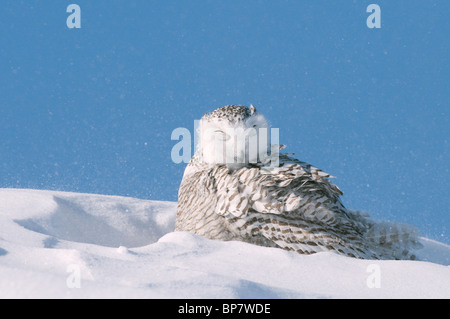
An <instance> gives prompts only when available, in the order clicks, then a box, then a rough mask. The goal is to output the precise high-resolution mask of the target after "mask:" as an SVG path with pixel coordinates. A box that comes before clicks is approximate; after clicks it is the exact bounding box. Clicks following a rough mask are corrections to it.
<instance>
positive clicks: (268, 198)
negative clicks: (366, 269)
mask: <svg viewBox="0 0 450 319" xmlns="http://www.w3.org/2000/svg"><path fill="white" fill-rule="evenodd" d="M331 177H332V176H330V175H329V174H327V173H325V172H323V171H321V170H320V169H317V168H315V167H313V166H311V165H309V164H307V163H304V162H300V161H298V160H296V159H294V158H291V157H289V156H287V155H283V154H281V155H280V166H279V167H276V168H270V167H267V166H264V165H251V166H249V165H247V166H244V167H241V168H239V169H236V170H231V169H230V168H229V167H227V165H210V164H202V163H198V162H196V161H192V162H191V163H190V164H189V165H188V167H187V169H186V172H185V174H184V177H183V180H182V182H181V185H180V189H179V198H178V210H177V218H176V231H188V232H192V233H195V234H198V235H200V236H204V237H207V238H210V239H217V240H241V241H245V242H248V243H253V244H257V245H262V246H268V247H278V248H282V249H286V250H290V251H295V252H298V253H301V254H312V253H316V252H320V251H335V252H337V253H340V254H343V255H346V256H351V257H356V258H364V259H415V254H414V250H415V249H418V248H420V244H419V241H418V233H417V231H416V229H415V228H414V227H412V226H409V225H405V224H399V223H389V222H378V223H377V222H375V221H373V220H371V219H370V218H369V217H368V215H367V214H362V213H360V212H356V211H351V210H347V209H346V208H345V207H344V206H343V204H342V203H341V200H340V195H342V192H341V191H340V189H339V188H338V187H337V186H336V185H334V184H333V183H332V182H331V181H330V180H329V178H331Z"/></svg>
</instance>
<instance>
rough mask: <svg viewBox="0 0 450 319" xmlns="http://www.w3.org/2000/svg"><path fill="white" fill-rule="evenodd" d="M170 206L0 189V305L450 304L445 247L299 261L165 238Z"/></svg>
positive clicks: (181, 236)
mask: <svg viewBox="0 0 450 319" xmlns="http://www.w3.org/2000/svg"><path fill="white" fill-rule="evenodd" d="M175 213H176V203H174V202H163V201H149V200H140V199H134V198H127V197H118V196H105V195H93V194H78V193H66V192H55V191H38V190H19V189H0V298H450V267H449V265H450V247H449V246H448V245H445V244H442V243H439V242H436V241H433V240H430V239H427V238H422V243H423V245H424V248H423V249H422V251H420V254H419V256H420V259H421V260H420V261H391V260H388V261H375V260H359V259H353V258H349V257H344V256H340V255H337V254H335V253H332V252H326V253H318V254H314V255H309V256H307V255H299V254H296V253H293V252H287V251H284V250H281V249H276V248H267V247H259V246H255V245H250V244H246V243H242V242H219V241H212V240H208V239H205V238H202V237H199V236H196V235H192V234H189V233H182V232H173V229H174V223H175Z"/></svg>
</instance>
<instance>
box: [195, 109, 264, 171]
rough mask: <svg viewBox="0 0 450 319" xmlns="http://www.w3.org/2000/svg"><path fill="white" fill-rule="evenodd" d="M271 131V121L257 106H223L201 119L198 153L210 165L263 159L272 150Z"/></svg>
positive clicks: (254, 161)
mask: <svg viewBox="0 0 450 319" xmlns="http://www.w3.org/2000/svg"><path fill="white" fill-rule="evenodd" d="M268 131H269V124H268V122H267V120H266V119H265V118H264V116H263V115H262V114H261V113H259V112H258V111H257V110H256V108H255V107H254V106H253V105H251V106H250V107H246V106H242V105H227V106H223V107H220V108H218V109H216V110H215V111H213V112H211V113H206V114H205V115H204V116H203V117H202V118H201V120H200V123H199V127H198V144H197V150H196V155H197V156H198V157H199V159H200V161H202V162H204V163H208V164H226V165H228V166H242V165H246V164H249V163H257V162H262V161H263V159H264V158H266V157H267V156H268V152H269V151H270V134H269V132H268Z"/></svg>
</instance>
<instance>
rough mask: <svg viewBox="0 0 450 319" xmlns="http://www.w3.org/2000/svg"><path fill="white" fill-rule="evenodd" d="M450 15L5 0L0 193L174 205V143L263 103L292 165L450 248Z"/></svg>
mask: <svg viewBox="0 0 450 319" xmlns="http://www.w3.org/2000/svg"><path fill="white" fill-rule="evenodd" d="M71 3H75V4H78V5H79V6H80V8H81V29H69V28H68V27H67V25H66V19H67V17H68V16H69V13H67V12H66V8H67V6H68V5H69V4H71ZM370 3H376V4H378V5H379V6H380V8H381V28H380V29H369V28H368V27H367V25H366V19H367V17H368V16H369V13H366V8H367V6H368V5H369V4H370ZM449 9H450V2H448V1H430V0H421V1H419V0H417V1H416V0H414V1H402V0H399V1H375V0H373V1H351V0H345V1H344V0H343V1H334V2H332V1H298V0H297V1H262V0H261V1H235V0H229V1H206V0H204V1H203V0H202V1H200V0H199V1H180V0H178V1H144V0H141V1H125V0H123V1H104V0H97V1H81V0H71V1H62V0H46V1H33V0H29V1H17V0H14V1H12V0H5V1H2V4H1V7H0V41H1V45H0V74H1V77H0V187H17V188H37V189H53V190H63V191H75V192H87V193H100V194H112V195H124V196H133V197H138V198H144V199H153V200H170V201H176V199H177V190H178V186H179V183H180V181H181V178H182V173H183V170H184V167H185V164H175V163H173V162H172V161H171V158H170V154H171V149H172V147H173V146H174V145H175V143H176V142H175V141H172V140H171V139H170V137H171V133H172V131H173V130H174V129H175V128H177V127H186V128H188V129H190V130H191V131H192V130H193V127H194V120H195V119H199V118H200V117H201V116H202V115H203V114H204V113H205V112H208V111H212V110H213V109H215V108H217V107H220V106H223V105H227V104H245V105H249V104H250V103H252V104H254V105H255V106H256V107H257V108H258V110H259V111H261V112H262V113H263V114H264V115H265V116H266V117H267V118H268V119H269V120H270V122H271V124H272V126H273V127H277V128H280V142H281V143H283V144H287V146H288V148H287V151H289V152H295V153H296V154H297V157H298V158H300V159H301V160H303V161H307V162H310V163H311V164H313V165H315V166H317V167H319V168H321V169H323V170H325V171H326V172H329V173H331V174H333V175H335V176H336V177H337V178H336V179H335V180H334V181H335V183H336V184H337V185H339V187H340V188H341V189H342V190H343V191H344V194H345V195H344V197H343V201H344V204H345V205H346V206H347V207H349V208H353V209H360V210H365V211H367V212H369V213H370V214H371V215H372V216H374V217H375V218H377V219H388V220H395V221H401V222H408V223H411V224H413V225H416V226H417V227H419V229H420V230H421V232H422V233H423V234H424V235H426V236H428V237H431V238H434V239H438V240H441V241H444V242H446V243H450V239H449V233H448V228H449V225H450V217H449V213H450V196H449V190H450V172H449V164H448V163H449V162H450V145H449V143H450V141H449V140H450V123H449V117H450V105H449V101H450V90H449V87H450V78H449V66H450V64H449V58H448V56H449V52H450V50H449V46H450V43H449V34H450V25H449V20H448V15H449V14H450V10H449Z"/></svg>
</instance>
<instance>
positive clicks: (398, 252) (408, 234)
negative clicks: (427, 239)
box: [351, 212, 423, 260]
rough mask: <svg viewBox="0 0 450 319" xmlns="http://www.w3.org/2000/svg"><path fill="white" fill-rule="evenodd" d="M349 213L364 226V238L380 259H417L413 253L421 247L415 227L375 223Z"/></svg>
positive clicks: (361, 215) (402, 224)
mask: <svg viewBox="0 0 450 319" xmlns="http://www.w3.org/2000/svg"><path fill="white" fill-rule="evenodd" d="M351 213H352V214H354V215H355V217H356V219H359V221H360V222H362V223H363V224H365V226H366V227H365V228H366V229H367V231H366V233H365V234H364V237H365V238H366V239H367V241H368V242H369V243H370V246H372V249H373V250H374V252H376V254H377V255H378V256H380V259H409V260H415V259H417V256H416V255H415V252H416V251H417V250H419V249H421V248H423V245H422V244H421V243H420V233H419V231H418V229H417V228H416V227H414V226H412V225H409V224H404V223H396V222H387V221H380V222H376V221H373V220H371V219H369V218H367V217H368V216H367V215H363V214H361V213H359V212H351ZM363 220H364V221H363Z"/></svg>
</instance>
